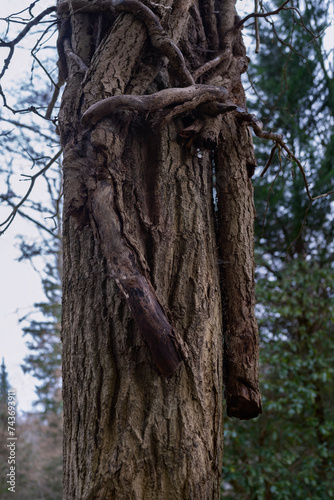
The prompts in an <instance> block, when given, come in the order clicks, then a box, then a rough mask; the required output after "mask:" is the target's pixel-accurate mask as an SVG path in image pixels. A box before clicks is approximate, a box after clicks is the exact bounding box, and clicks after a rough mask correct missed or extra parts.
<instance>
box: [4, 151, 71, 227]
mask: <svg viewBox="0 0 334 500" xmlns="http://www.w3.org/2000/svg"><path fill="white" fill-rule="evenodd" d="M62 152H63V151H62V149H61V150H60V151H58V153H57V154H56V155H55V156H54V157H53V158H52V159H51V160H50V161H49V162H48V163H47V164H46V165H45V167H43V168H42V169H41V170H40V171H39V172H37V173H36V174H35V175H32V176H27V175H25V177H29V178H30V186H29V188H28V190H27V192H26V194H25V195H24V196H23V197H22V198H21V200H20V202H19V203H18V204H17V205H15V207H14V208H13V210H12V212H11V213H10V214H9V216H8V217H7V219H6V220H4V221H3V222H2V223H0V227H3V226H5V227H4V229H2V230H1V231H0V236H1V235H2V234H3V233H4V232H5V231H6V230H7V229H8V227H9V226H10V225H11V223H12V222H13V220H14V218H15V216H16V214H17V213H18V210H19V208H20V207H22V205H23V204H24V203H25V201H26V200H27V199H28V197H29V195H30V193H31V191H32V190H33V187H34V185H35V182H36V179H37V178H38V177H39V176H40V175H43V174H44V173H45V172H46V171H47V170H48V169H49V168H50V167H51V165H53V164H54V163H55V162H56V161H57V160H58V158H59V157H60V155H61V154H62Z"/></svg>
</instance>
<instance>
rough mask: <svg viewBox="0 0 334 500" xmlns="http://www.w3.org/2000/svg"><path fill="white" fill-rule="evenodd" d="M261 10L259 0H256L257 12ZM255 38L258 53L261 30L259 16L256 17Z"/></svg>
mask: <svg viewBox="0 0 334 500" xmlns="http://www.w3.org/2000/svg"><path fill="white" fill-rule="evenodd" d="M258 12H259V0H255V14H258ZM255 40H256V47H255V53H256V54H258V53H259V52H260V31H259V18H258V17H255Z"/></svg>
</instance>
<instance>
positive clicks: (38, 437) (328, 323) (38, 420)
mask: <svg viewBox="0 0 334 500" xmlns="http://www.w3.org/2000/svg"><path fill="white" fill-rule="evenodd" d="M35 3H38V2H34V4H35ZM45 4H50V5H52V2H45ZM32 5H33V4H32ZM278 5H279V3H271V4H269V3H268V2H266V3H265V4H263V5H262V7H261V5H260V7H261V8H262V10H263V12H265V11H270V10H273V9H274V8H276V7H277V6H278ZM33 6H34V5H33ZM293 6H294V8H293V9H292V10H291V9H290V10H282V11H281V12H280V15H278V16H272V17H268V18H260V20H259V24H260V29H259V33H260V51H259V53H258V54H255V53H254V47H255V36H254V20H252V19H250V21H249V23H248V26H247V27H245V29H244V31H243V33H244V35H246V38H245V42H246V46H247V47H248V53H249V55H250V57H251V62H250V67H249V71H248V74H247V75H246V78H245V88H246V91H247V95H248V97H249V109H250V111H251V112H254V113H256V114H257V116H259V117H261V119H262V120H263V122H264V124H265V128H266V129H268V130H273V131H275V132H278V133H282V134H284V137H285V139H286V142H287V144H288V145H289V147H290V149H292V150H293V151H294V152H295V154H296V156H297V157H298V158H299V159H300V161H301V162H302V164H303V167H304V169H305V173H306V175H307V181H308V184H309V189H310V191H311V192H312V195H313V196H316V195H318V194H322V193H326V192H329V191H331V190H333V185H334V168H333V157H334V73H333V66H334V50H333V44H332V46H331V47H328V44H327V45H326V44H324V36H323V35H326V28H328V26H329V25H330V23H331V20H332V18H333V4H332V3H330V2H329V1H327V0H313V1H300V2H294V3H293ZM30 7H31V6H30ZM45 7H47V5H45ZM43 8H44V3H43ZM29 20H30V11H29V9H27V10H25V11H24V12H21V13H16V14H15V16H12V17H10V18H6V19H1V20H0V21H1V26H2V27H1V36H0V38H1V42H2V41H8V40H13V39H14V38H15V36H16V34H17V33H19V32H20V30H22V28H23V25H25V24H26V23H27V22H29ZM15 30H16V31H15ZM56 30H57V26H56V18H55V17H54V16H53V17H52V16H51V17H50V18H48V21H47V22H45V23H44V22H43V23H41V24H40V25H39V26H35V27H34V30H32V36H31V42H30V43H31V46H29V47H28V46H27V50H28V49H29V52H30V53H31V55H32V57H33V65H32V67H31V72H29V74H28V75H27V77H26V79H25V81H24V84H22V82H21V81H15V82H14V83H13V82H12V83H11V84H10V85H7V86H6V87H5V85H4V86H3V87H1V95H2V98H3V99H4V100H3V103H4V106H3V107H2V109H1V111H0V134H1V146H0V155H1V173H0V175H1V176H2V178H3V180H4V181H5V186H6V190H5V191H4V192H1V193H0V200H1V204H2V206H5V207H7V210H8V212H7V213H8V217H7V216H6V220H3V221H0V222H1V223H2V225H1V227H0V231H4V230H6V228H7V226H8V224H10V223H13V224H15V223H16V220H15V221H14V218H21V219H22V220H24V221H25V222H26V224H27V225H29V224H30V225H31V226H32V225H33V226H34V228H37V229H38V232H37V233H36V238H34V239H33V240H29V241H28V240H27V239H26V238H20V237H19V236H18V239H17V242H18V243H17V244H18V246H19V248H20V254H21V256H20V259H21V260H29V261H30V262H31V264H32V266H34V267H35V268H36V272H39V273H40V277H41V282H42V286H43V290H44V294H45V300H44V301H42V302H40V303H37V304H34V306H33V308H32V310H31V311H30V312H29V313H28V314H26V315H22V317H21V325H22V334H23V335H25V338H26V341H27V344H28V347H29V350H30V354H29V355H28V356H27V357H26V358H25V360H24V363H23V365H22V368H23V371H24V372H29V373H31V374H33V375H34V376H35V377H36V379H37V381H38V384H37V387H36V411H34V412H30V413H27V414H20V415H19V423H18V437H19V440H18V448H17V461H18V464H17V466H18V471H19V474H18V479H17V491H18V492H19V496H18V498H20V500H25V499H27V500H31V499H32V498H34V499H36V500H39V499H44V500H58V499H61V477H62V444H61V433H62V402H61V342H60V316H61V271H62V263H61V238H60V234H61V170H60V164H59V160H58V158H59V151H60V146H59V143H58V137H57V135H56V133H55V127H54V124H55V122H56V116H57V102H58V101H57V98H58V96H57V94H53V93H52V91H51V87H52V85H53V84H56V86H57V84H58V81H57V67H56V60H57V57H56V51H55V40H56ZM13 33H14V35H13ZM22 43H23V42H22ZM25 43H26V40H25ZM27 43H28V42H27ZM0 47H1V43H0ZM7 55H8V50H7V53H6V54H5V56H4V57H7ZM5 66H6V64H5ZM5 66H4V69H3V70H2V73H1V77H3V76H4V75H5V73H6V67H5ZM51 84H52V85H51ZM51 100H52V105H51V106H50V101H51ZM13 111H14V112H15V113H13ZM45 116H47V118H46V119H45ZM255 148H256V156H257V160H258V165H259V166H258V169H257V171H256V173H255V176H254V178H253V179H254V186H255V204H256V210H257V225H256V241H255V249H256V258H257V317H258V321H259V326H260V343H261V389H262V396H263V404H264V412H263V415H261V416H260V417H258V418H257V419H255V420H254V421H248V422H242V421H237V420H235V419H229V418H227V417H226V421H225V455H224V464H225V465H224V469H223V476H222V498H226V499H242V500H253V499H254V500H287V499H290V498H291V499H296V500H298V499H303V500H307V499H310V500H321V499H324V500H325V499H329V498H334V481H333V478H334V385H333V374H334V336H333V331H334V300H333V299H334V267H333V261H334V241H333V232H334V224H333V215H334V214H333V211H334V203H333V196H328V197H323V198H320V199H318V200H316V201H315V202H314V203H310V200H309V199H308V197H307V194H306V190H305V184H304V179H303V177H302V175H301V173H300V171H299V170H298V168H297V166H296V165H294V164H293V162H291V160H290V159H289V158H288V157H287V156H286V154H284V152H282V151H280V150H279V149H277V148H276V149H275V150H272V151H271V148H272V144H269V143H267V142H264V141H260V140H258V139H256V140H255ZM271 152H272V153H273V157H272V163H271V165H270V167H269V169H268V170H267V171H266V172H265V174H264V175H263V176H261V175H260V174H261V172H262V171H263V169H264V166H265V165H266V163H267V161H268V157H269V156H270V155H271ZM18 165H19V167H17V166H18ZM19 174H21V175H24V176H25V177H24V178H25V179H26V180H27V183H25V187H24V189H23V190H22V186H20V187H19V188H18V187H17V186H18V184H17V183H16V184H15V179H17V177H18V175H19ZM37 180H41V181H42V184H43V185H44V188H45V189H44V191H43V195H42V197H40V193H35V191H32V192H31V193H28V194H29V196H28V197H27V199H26V200H25V202H24V203H23V204H21V201H22V199H23V198H24V197H25V193H26V191H25V189H27V191H29V189H30V187H34V184H35V183H36V182H37ZM39 189H41V188H39ZM5 361H6V360H2V364H1V374H0V376H1V379H0V426H1V428H0V433H1V436H2V438H3V439H2V442H5V437H6V436H7V434H6V433H7V427H6V418H7V413H6V405H7V392H8V388H9V387H10V386H11V382H10V380H11V374H10V372H9V373H8V370H7V368H6V363H5ZM1 455H2V457H1V462H0V463H1V465H0V473H1V474H0V477H1V479H0V498H3V499H6V498H9V493H8V492H7V485H6V479H5V477H6V468H7V451H6V450H4V449H3V448H2V449H1ZM2 458H3V459H2Z"/></svg>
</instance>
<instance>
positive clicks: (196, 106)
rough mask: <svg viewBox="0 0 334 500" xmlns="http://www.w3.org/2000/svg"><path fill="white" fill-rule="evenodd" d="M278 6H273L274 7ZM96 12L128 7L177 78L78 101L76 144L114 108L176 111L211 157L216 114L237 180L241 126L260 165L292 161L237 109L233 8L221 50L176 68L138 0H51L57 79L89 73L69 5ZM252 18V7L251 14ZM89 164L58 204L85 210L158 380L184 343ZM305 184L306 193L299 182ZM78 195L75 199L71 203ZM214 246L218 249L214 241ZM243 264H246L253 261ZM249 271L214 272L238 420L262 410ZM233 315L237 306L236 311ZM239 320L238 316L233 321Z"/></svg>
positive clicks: (109, 183)
mask: <svg viewBox="0 0 334 500" xmlns="http://www.w3.org/2000/svg"><path fill="white" fill-rule="evenodd" d="M287 3H288V2H287V1H286V2H285V3H284V4H283V5H282V7H281V8H286V5H287ZM189 6H190V2H189ZM188 8H189V7H188ZM281 8H279V9H277V12H279V10H280V9H281ZM101 10H104V11H106V10H109V11H111V12H113V13H114V14H115V15H117V14H121V13H130V14H132V15H133V16H134V17H135V18H136V19H139V20H140V21H142V22H143V23H144V25H145V27H146V29H147V34H148V38H149V40H150V43H151V45H152V46H153V47H154V49H155V50H156V51H158V52H159V53H160V54H161V56H162V57H164V58H165V60H167V61H168V63H169V71H170V72H171V75H172V81H176V82H178V86H175V87H168V88H164V89H163V90H160V91H158V92H155V93H148V94H145V95H144V94H143V95H133V94H129V95H127V94H122V95H113V96H111V97H108V98H106V99H102V100H100V101H98V102H94V103H93V104H91V105H90V106H88V108H86V109H84V110H83V113H82V116H81V120H80V123H79V124H78V137H81V139H80V140H79V141H78V142H80V141H81V142H82V143H84V144H86V146H84V148H86V151H92V149H94V147H93V148H92V146H91V144H88V145H87V142H85V141H86V139H85V137H88V136H89V135H90V133H91V131H92V130H94V129H95V128H96V127H97V128H98V127H99V124H102V127H103V121H104V120H105V119H107V120H108V119H110V118H111V117H112V116H113V115H115V113H119V112H126V113H127V114H128V115H129V112H131V113H137V114H140V115H142V116H143V117H145V119H146V120H147V121H148V122H149V123H150V124H151V126H152V127H153V126H162V125H165V124H166V123H168V122H169V121H171V120H172V119H174V118H175V117H177V116H180V115H187V116H188V117H192V118H190V120H191V119H192V123H190V125H188V126H187V127H186V128H183V129H182V130H179V136H180V137H182V138H185V139H187V140H188V139H190V140H191V141H189V142H191V144H193V143H195V144H196V143H197V144H199V145H200V147H208V148H210V149H211V150H213V151H216V153H215V154H218V153H217V152H218V151H223V149H224V147H221V146H220V144H221V141H222V137H221V131H222V127H225V128H226V127H230V126H232V122H231V121H229V119H228V118H227V119H226V120H227V121H226V120H225V122H223V121H222V120H224V118H223V115H224V116H227V115H229V116H231V120H232V121H233V123H236V124H237V127H239V129H240V134H241V137H244V139H243V143H244V147H245V148H246V152H243V154H245V155H246V156H247V162H246V166H247V172H245V174H246V178H247V177H248V178H249V177H251V176H252V174H253V172H254V168H255V166H256V160H255V158H254V153H253V148H252V141H251V138H250V135H249V133H248V130H249V127H251V128H252V129H253V131H254V133H255V134H256V135H257V136H258V137H261V138H263V139H269V140H272V141H274V147H273V149H272V153H271V155H270V158H269V160H268V166H267V168H268V167H269V164H270V162H271V159H272V157H273V154H274V153H275V151H276V149H277V148H281V149H284V150H285V151H286V153H287V154H288V156H289V158H291V159H295V157H294V155H293V153H292V152H291V151H290V150H289V149H288V147H287V146H286V145H285V143H284V141H283V138H282V137H281V136H280V135H277V134H274V133H271V132H266V131H264V130H263V126H262V123H261V122H260V120H258V119H257V118H256V116H254V115H252V114H250V113H248V112H247V109H246V104H245V97H244V92H243V88H242V85H241V81H240V75H241V74H242V73H243V72H245V71H246V69H247V65H248V59H247V57H246V53H245V49H244V46H243V42H242V37H241V31H240V30H241V28H242V26H243V21H242V20H240V19H239V18H238V17H237V16H234V14H233V17H232V20H233V19H234V25H233V26H232V27H231V25H228V24H226V28H225V32H223V33H220V35H219V36H220V38H221V39H222V40H223V43H222V44H221V45H222V50H221V52H220V53H219V54H218V55H217V56H216V57H215V58H213V59H212V60H209V61H207V62H206V63H205V64H203V65H202V66H200V67H198V68H197V69H195V71H193V72H191V71H190V70H189V69H188V67H187V65H186V62H185V58H184V56H183V54H182V52H181V50H180V48H179V47H178V46H177V44H176V43H175V42H174V41H173V39H172V38H170V37H169V35H168V34H167V33H166V32H165V30H164V29H163V27H162V25H161V23H160V20H159V18H158V16H157V15H156V14H155V13H154V12H153V11H152V10H151V9H150V8H149V7H148V6H147V5H144V4H142V3H141V2H140V1H138V0H111V1H102V2H94V3H89V4H88V3H87V2H83V1H79V2H76V1H72V2H70V3H67V2H60V3H59V4H58V13H59V15H60V16H61V19H62V24H61V29H60V37H59V42H58V48H59V54H60V69H61V71H62V72H63V74H64V77H65V78H66V77H68V75H69V74H70V75H71V73H72V74H73V73H78V72H79V73H81V74H82V77H83V80H82V81H83V84H84V82H85V80H86V77H87V75H89V68H87V67H86V65H85V63H84V61H82V60H81V59H80V58H79V56H78V55H77V54H75V52H74V50H73V49H72V47H71V42H70V37H69V34H68V29H69V28H68V22H69V21H68V19H69V17H68V16H69V15H71V14H73V13H74V12H76V11H79V12H100V11H101ZM275 13H276V12H275ZM260 15H261V14H258V13H257V14H255V17H259V16H260ZM230 17H231V16H230ZM223 29H224V25H223V23H222V26H221V30H223ZM213 34H214V33H213ZM217 36H218V34H217ZM218 38H219V37H218ZM128 115H126V116H128ZM104 127H105V126H104ZM104 131H106V128H104ZM247 138H248V139H247ZM64 146H65V145H64ZM81 147H82V146H79V145H78V143H77V144H76V146H75V148H73V147H70V149H71V151H69V150H68V148H66V147H65V159H64V165H65V166H66V165H70V164H71V163H72V165H73V164H75V163H77V162H78V155H77V154H76V153H75V150H76V148H77V150H78V149H79V150H80V148H81ZM89 155H90V156H91V157H92V158H95V157H96V154H95V152H91V153H88V156H89ZM79 156H80V154H79ZM80 161H81V160H79V163H80ZM297 165H298V166H299V168H300V170H301V172H302V174H303V177H304V179H305V181H306V177H305V173H304V170H303V167H302V165H301V164H300V163H299V162H298V160H297ZM79 168H80V165H79ZM98 170H99V173H98V175H97V177H96V173H94V172H92V173H87V174H86V175H84V177H85V181H84V182H85V183H86V186H84V187H81V188H80V193H79V194H78V193H74V194H73V196H72V197H70V200H71V201H70V203H69V205H67V206H65V210H67V213H68V214H71V215H72V216H73V217H74V218H77V220H78V225H80V224H81V222H82V210H83V207H84V210H86V211H88V213H89V214H88V216H89V218H90V221H91V224H92V226H93V228H95V231H96V234H97V236H98V238H99V239H100V241H101V246H102V249H103V251H104V255H105V257H106V259H107V262H108V264H109V268H110V272H111V275H112V276H113V277H114V279H115V280H116V282H117V284H118V286H119V288H120V290H121V292H122V293H123V295H124V297H125V299H126V301H127V304H128V306H129V308H130V310H131V312H132V315H133V318H134V320H135V321H136V323H137V327H138V329H139V331H140V333H141V335H142V337H143V339H144V340H145V342H146V344H147V345H148V347H149V349H150V351H151V354H152V357H153V359H154V361H155V364H156V366H157V367H158V369H159V370H160V372H161V373H162V375H163V376H165V377H170V376H171V375H172V374H173V373H174V372H175V371H176V370H177V368H178V367H179V365H180V363H181V362H182V360H184V359H186V357H187V346H185V345H184V344H183V341H182V338H181V336H180V335H179V334H178V332H177V331H176V329H175V328H174V327H173V319H172V318H171V317H170V315H169V312H168V311H167V310H165V309H164V307H163V306H162V304H161V303H160V301H159V298H158V297H157V295H156V292H155V290H154V288H153V286H152V284H151V280H150V272H149V269H148V268H147V266H146V263H145V259H144V258H143V257H142V256H141V255H139V253H138V249H137V248H136V247H135V246H134V245H133V244H132V242H131V241H130V240H129V238H128V237H127V235H126V234H125V233H124V231H123V229H122V222H121V220H120V219H119V216H118V212H119V210H118V201H117V188H116V187H115V182H114V181H113V180H112V177H113V176H112V175H111V177H110V176H109V174H108V173H107V174H106V173H105V169H103V168H102V170H103V172H104V173H102V170H101V168H99V169H98ZM223 177H224V189H227V190H229V185H230V184H231V185H230V189H231V191H232V189H233V190H235V188H236V186H235V185H233V183H234V184H235V181H234V179H235V176H234V175H232V173H231V176H229V173H228V172H225V173H223ZM248 182H249V181H248ZM116 184H117V183H116ZM306 188H307V193H308V195H309V196H310V194H309V191H308V186H307V183H306ZM237 189H238V187H237ZM240 189H244V188H240ZM247 190H249V197H248V203H252V196H251V193H252V189H251V187H250V186H248V187H247ZM83 191H84V192H85V194H84V195H83V194H82V192H83ZM236 192H238V191H236ZM240 196H241V193H240ZM80 197H82V199H81V201H80ZM222 197H223V196H222V195H221V198H222ZM73 200H74V201H73ZM78 200H79V202H78ZM222 204H224V202H222ZM230 206H231V204H230ZM237 212H238V209H237V207H236V208H235V210H231V211H229V212H228V213H229V219H230V220H229V221H227V225H226V226H225V228H224V230H226V228H227V230H228V228H229V227H231V226H232V225H233V224H234V223H237V224H238V220H237V219H238V217H240V213H237ZM233 219H236V220H233ZM252 223H253V220H252V216H251V218H250V221H249V224H250V225H252ZM252 235H253V233H252V231H250V232H249V233H248V237H247V238H248V239H247V238H246V239H245V240H244V242H243V244H244V247H245V248H246V247H249V248H247V250H246V252H247V255H248V258H249V259H250V260H253V254H252ZM222 245H223V246H224V243H222ZM222 245H221V246H222ZM227 247H228V246H227ZM245 248H241V250H240V247H238V246H237V245H234V243H233V242H232V243H231V245H230V246H229V251H230V252H231V253H234V254H235V253H236V252H240V251H241V252H242V253H243V252H244V251H245ZM235 259H236V265H237V266H241V267H242V266H243V260H242V257H240V258H239V257H238V256H236V257H235ZM252 268H254V266H253V264H252ZM252 272H253V271H250V274H249V277H248V278H246V281H247V280H249V282H248V284H247V283H246V285H245V283H235V276H234V275H233V277H231V275H230V274H229V273H227V274H226V275H225V276H224V282H225V283H224V289H223V296H224V299H223V300H224V303H225V304H226V305H225V306H224V310H225V315H224V330H225V341H224V345H225V347H224V349H225V354H224V362H225V396H226V401H227V412H228V415H230V416H235V417H238V418H243V419H248V418H254V417H256V416H257V415H258V414H259V413H261V411H262V405H261V397H260V392H259V386H258V338H257V335H258V334H257V326H256V321H255V318H254V303H255V298H254V294H255V291H254V280H253V278H252V276H251V274H252ZM237 274H238V273H236V275H237ZM243 280H245V278H243ZM237 290H240V291H241V299H240V300H241V302H242V301H244V303H243V304H241V305H240V304H236V300H238V299H236V297H237ZM245 310H248V311H249V312H248V313H246V316H245V315H244V311H245ZM238 311H239V312H240V315H239V316H238V314H239V313H238ZM242 316H244V317H243V319H242ZM247 316H249V318H250V319H249V318H247ZM238 318H239V319H238ZM236 322H240V325H235V323H236ZM235 332H236V333H235ZM235 335H236V337H235ZM235 349H237V350H238V351H239V353H240V352H243V353H244V354H243V355H244V359H243V361H242V362H241V363H240V360H239V359H238V358H237V356H236V353H235V352H234V351H235Z"/></svg>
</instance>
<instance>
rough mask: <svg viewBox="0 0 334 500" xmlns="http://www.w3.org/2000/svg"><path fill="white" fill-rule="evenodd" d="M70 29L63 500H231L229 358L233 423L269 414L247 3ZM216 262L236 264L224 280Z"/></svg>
mask: <svg viewBox="0 0 334 500" xmlns="http://www.w3.org/2000/svg"><path fill="white" fill-rule="evenodd" d="M58 13H59V41H58V48H59V56H60V63H59V66H60V71H61V72H62V74H63V75H64V77H65V78H66V88H65V91H64V95H63V99H62V104H61V110H60V115H59V132H60V136H61V141H62V145H63V149H64V161H63V169H64V245H63V247H64V279H63V282H64V292H63V297H64V298H63V301H64V304H63V353H64V355H63V363H64V364H63V374H64V381H63V387H64V434H65V439H64V461H65V472H64V499H66V500H67V499H80V500H88V499H91V500H93V499H117V500H122V499H126V500H129V499H131V500H132V499H134V500H144V499H145V500H146V499H150V500H155V499H156V500H160V499H164V500H170V499H175V500H181V499H194V500H203V499H208V500H211V499H212V500H217V499H218V498H219V484H220V474H221V467H222V442H223V439H222V438H223V436H222V406H223V405H222V395H223V343H225V357H226V366H227V370H226V371H225V382H226V388H225V392H226V395H227V403H228V405H229V410H228V411H229V414H230V415H232V416H237V417H239V418H252V417H254V416H256V415H257V414H258V413H259V412H260V411H261V401H260V396H259V392H258V372H257V354H258V353H257V349H258V343H257V330H256V322H255V319H254V276H253V274H254V270H253V266H254V259H253V242H252V238H253V233H252V226H253V217H254V211H253V203H252V187H251V183H250V179H249V170H250V168H253V167H254V165H255V160H254V156H253V150H252V141H251V136H250V134H249V131H248V129H247V127H246V125H245V123H239V122H238V119H237V114H235V115H233V114H232V113H233V110H235V109H236V107H237V106H244V104H245V103H244V96H243V91H242V87H241V83H240V74H241V73H242V71H244V70H245V68H246V67H247V59H246V57H245V51H244V48H243V44H242V40H241V35H240V32H239V31H237V32H234V31H233V26H234V16H235V10H234V2H231V1H227V0H225V1H224V2H220V9H219V10H216V7H215V6H214V3H213V2H211V0H210V1H206V0H205V1H200V2H199V3H198V2H195V3H194V2H190V1H189V2H186V1H178V0H175V1H174V2H172V1H171V0H164V1H162V2H159V4H156V3H152V4H151V3H149V2H147V3H146V6H144V5H143V4H141V3H139V2H137V1H136V0H123V1H121V0H117V1H116V0H115V1H88V0H87V1H84V0H80V1H76V0H72V1H70V2H66V1H64V0H59V1H58ZM212 51H216V52H217V53H218V56H216V58H217V57H218V62H217V61H216V62H215V63H213V62H210V61H211V55H212ZM175 61H176V62H177V63H175ZM208 64H209V66H208ZM205 65H207V66H205ZM196 70H197V75H198V76H196V75H195V77H194V76H193V73H195V72H196ZM197 77H198V81H197V83H196V85H195V84H194V81H195V78H197ZM203 85H208V87H207V89H208V92H203V91H202V90H200V91H199V92H198V89H201V88H202V86H203ZM185 87H189V89H192V90H191V92H190V93H191V95H190V94H189V92H188V91H187V90H186V88H185ZM173 89H174V91H175V92H174V94H173V92H170V91H171V90H173ZM171 93H172V94H173V95H174V97H175V98H174V99H171V100H169V101H168V102H167V104H166V101H163V105H162V101H161V99H160V97H161V95H163V96H165V95H167V94H168V95H170V94H171ZM180 95H181V96H185V95H187V96H188V97H184V98H183V97H182V98H180ZM138 96H139V97H138ZM156 96H158V98H157V97H156ZM157 99H158V105H157V104H156V103H157ZM159 99H160V100H159ZM111 102H112V105H110V103H111ZM115 102H116V105H115ZM152 102H153V103H154V104H153V105H152V104H150V105H147V103H152ZM100 103H104V104H105V103H108V105H107V108H106V107H105V106H104V104H102V108H103V113H102V114H101V104H100ZM117 103H118V104H119V103H121V107H120V106H119V105H118V104H117ZM131 103H132V104H131ZM133 103H135V104H133ZM138 103H139V104H138ZM145 106H147V107H146V108H145ZM149 106H151V107H149ZM97 108H98V113H99V114H98V116H97V115H96V114H94V113H95V110H96V109H97ZM92 110H93V111H94V112H93V113H92ZM106 110H107V111H106ZM148 113H149V114H148ZM83 116H84V118H83ZM96 116H97V118H96ZM250 166H251V167H250ZM247 167H249V168H248V170H247ZM214 168H216V183H215V188H216V190H217V193H218V206H215V204H214V200H213V195H212V193H213V174H214ZM217 210H218V211H217ZM227 254H228V257H227V256H226V255H227ZM218 257H219V258H223V260H225V258H226V259H227V258H229V259H230V260H231V261H232V266H231V269H232V271H231V269H229V268H228V267H226V266H225V267H224V271H223V276H222V277H221V275H220V269H219V265H218ZM221 278H223V281H222V280H221ZM221 281H222V282H221ZM231 283H232V285H231ZM238 294H239V299H240V300H239V302H240V304H239V305H238V304H237V300H236V299H237V298H238ZM222 304H223V305H224V310H225V315H223V314H222ZM223 317H224V330H225V341H223ZM236 325H237V326H236Z"/></svg>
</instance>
